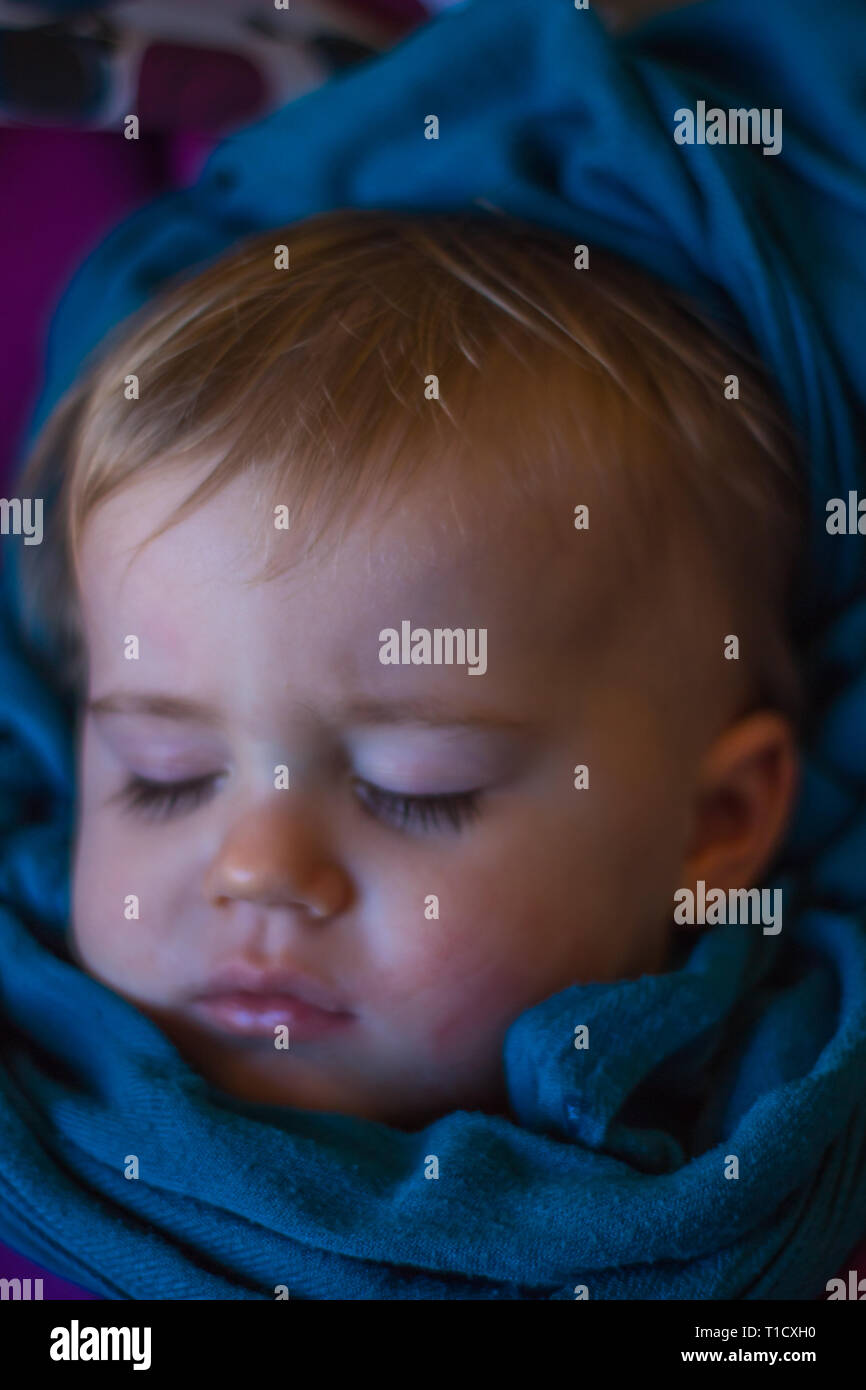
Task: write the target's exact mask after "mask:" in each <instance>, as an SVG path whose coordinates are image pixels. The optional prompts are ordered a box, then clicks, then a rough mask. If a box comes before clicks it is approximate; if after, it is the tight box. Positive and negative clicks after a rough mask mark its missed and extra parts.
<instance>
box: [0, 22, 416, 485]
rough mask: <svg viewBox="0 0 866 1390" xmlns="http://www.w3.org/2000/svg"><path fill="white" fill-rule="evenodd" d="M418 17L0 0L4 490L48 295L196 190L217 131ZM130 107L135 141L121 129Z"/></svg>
mask: <svg viewBox="0 0 866 1390" xmlns="http://www.w3.org/2000/svg"><path fill="white" fill-rule="evenodd" d="M425 18H426V11H425V10H424V7H423V6H422V5H421V4H420V3H419V0H351V3H350V0H341V3H339V4H336V3H331V0H328V3H317V2H316V0H291V9H290V10H288V11H283V10H279V11H278V10H277V9H276V8H275V6H274V4H273V0H181V3H179V4H175V5H174V6H169V5H167V4H165V3H162V4H153V3H151V2H150V0H139V3H129V2H128V0H127V3H124V4H116V3H113V0H104V2H103V3H101V4H100V3H98V0H54V3H52V4H34V3H32V0H23V2H22V3H16V4H13V3H10V2H9V0H0V188H2V189H3V191H4V193H5V196H6V199H7V205H9V206H10V207H11V206H12V200H13V198H14V208H15V212H14V215H11V214H7V216H6V217H5V218H4V219H3V220H2V221H0V265H2V266H4V267H5V275H4V277H3V280H2V297H3V306H4V332H3V335H2V337H0V380H2V388H0V493H3V491H4V489H5V486H6V482H5V479H6V477H7V475H8V472H9V470H10V468H11V466H12V462H13V460H14V459H15V457H16V455H17V453H18V449H19V445H20V435H21V429H22V426H23V425H24V422H25V421H26V419H27V416H28V413H29V411H30V410H31V409H32V406H33V403H34V400H35V399H36V397H37V394H38V391H39V387H40V383H41V376H42V372H43V364H44V353H45V343H46V337H47V333H48V325H49V322H50V319H51V315H52V312H53V309H54V306H55V303H56V300H57V297H58V295H59V294H60V291H61V290H62V289H63V287H64V286H65V285H66V283H67V282H68V280H69V277H70V276H71V274H72V272H73V271H74V270H75V268H76V267H77V265H78V264H79V263H80V261H81V260H82V259H83V258H84V257H85V256H86V255H87V253H88V252H89V251H90V250H91V249H92V248H93V247H94V246H95V245H96V244H97V243H98V242H99V241H100V240H101V238H102V237H103V236H104V235H105V234H106V232H107V231H108V229H109V227H111V226H112V225H113V224H114V223H116V222H118V221H120V220H121V219H122V218H124V217H126V216H127V215H128V214H129V213H130V212H132V211H133V209H134V208H136V207H137V206H139V205H140V204H142V203H146V202H148V201H149V200H151V199H152V198H155V197H157V196H158V195H159V194H160V193H162V192H165V191H167V190H168V189H171V188H178V187H186V186H188V185H189V184H192V183H193V182H194V181H195V179H196V178H197V177H198V174H199V172H200V170H201V167H202V165H203V164H204V162H205V160H206V158H207V156H208V154H209V153H210V151H211V150H212V149H213V147H214V145H215V144H216V143H217V141H218V139H219V138H220V137H221V136H222V135H223V134H225V133H227V132H230V131H231V130H232V129H234V128H235V127H236V126H237V125H239V124H243V123H244V122H245V121H247V120H254V119H255V118H256V117H257V116H261V115H265V114H267V112H268V111H269V110H271V109H273V108H274V107H276V106H279V105H280V104H281V103H282V102H283V101H284V100H289V99H291V97H292V96H293V95H298V94H300V93H301V92H302V91H304V90H307V89H309V88H310V87H314V86H317V85H319V84H320V83H321V82H323V81H324V80H325V79H326V78H327V77H328V76H329V75H331V74H332V73H334V72H335V71H337V70H338V69H340V68H343V67H346V66H347V65H351V64H352V63H355V62H358V61H360V60H362V59H363V58H364V57H366V56H367V55H368V54H369V53H371V52H372V51H374V50H377V49H380V48H382V47H387V46H388V45H390V44H393V43H395V42H396V41H397V40H398V39H399V38H400V37H401V36H402V35H403V34H405V33H406V32H408V31H409V30H411V29H412V28H413V27H414V26H415V25H416V24H417V23H418V22H419V21H420V20H423V19H425ZM127 20H128V21H129V22H128V23H127ZM121 21H123V22H121ZM128 114H136V115H138V116H139V121H140V133H139V139H138V140H125V139H124V138H123V136H122V134H121V131H122V129H123V119H122V118H123V116H125V115H128Z"/></svg>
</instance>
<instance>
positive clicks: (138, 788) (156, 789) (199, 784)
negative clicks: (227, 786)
mask: <svg viewBox="0 0 866 1390" xmlns="http://www.w3.org/2000/svg"><path fill="white" fill-rule="evenodd" d="M220 776H222V774H221V773H209V774H208V776H207V777H189V778H187V780H186V781H185V782H151V781H149V780H148V779H147V778H146V777H138V776H132V777H130V778H129V780H128V781H127V782H126V783H125V785H124V786H123V787H122V788H121V790H120V792H119V793H118V796H117V798H116V799H117V800H119V801H120V802H121V803H122V804H123V806H124V807H126V809H127V810H129V811H132V812H133V813H134V814H138V815H142V816H144V817H145V818H146V819H150V820H167V819H168V818H169V817H170V816H175V815H185V814H188V813H189V812H190V811H194V810H195V809H196V808H197V807H198V806H200V805H201V804H202V802H204V801H206V800H207V798H208V796H209V795H210V794H211V791H212V789H213V784H214V783H215V782H216V780H217V778H218V777H220Z"/></svg>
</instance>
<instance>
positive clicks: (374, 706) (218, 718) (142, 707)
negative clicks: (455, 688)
mask: <svg viewBox="0 0 866 1390" xmlns="http://www.w3.org/2000/svg"><path fill="white" fill-rule="evenodd" d="M303 708H304V710H305V711H307V712H308V713H310V714H317V713H318V711H317V710H316V708H315V706H313V705H311V704H308V703H304V705H303ZM87 709H88V711H89V713H91V714H95V715H103V714H118V715H150V716H151V717H153V718H157V719H170V720H174V721H175V722H177V723H197V724H206V725H209V726H210V727H211V728H223V727H224V726H225V720H224V719H223V717H222V715H221V714H220V713H219V711H218V710H216V709H214V708H213V707H212V706H211V705H206V704H203V703H201V702H200V701H198V700H191V699H188V698H186V697H185V696H179V695H167V694H162V693H161V692H154V693H149V692H143V693H138V692H136V693H129V694H126V693H123V692H116V693H114V694H110V695H102V696H100V697H99V699H96V700H90V701H89V702H88V704H87ZM333 714H334V718H335V720H337V721H338V722H345V723H355V724H362V723H363V724H425V725H429V726H430V727H431V728H436V727H437V726H438V727H448V726H450V727H452V728H453V727H456V726H459V725H463V726H469V727H472V726H491V725H492V726H495V727H498V728H503V729H524V728H526V727H527V726H528V722H529V721H527V720H525V719H516V718H514V717H513V716H511V715H506V714H503V713H502V712H501V711H499V710H492V709H490V710H485V709H475V710H471V711H470V710H466V709H455V708H454V706H453V705H451V704H449V703H448V702H447V701H446V700H442V699H438V698H436V697H435V696H425V697H423V698H422V697H416V698H404V699H402V700H379V699H372V698H368V697H353V698H350V699H348V700H345V701H343V702H342V703H341V704H339V705H338V706H337V708H336V709H335V710H334V712H333Z"/></svg>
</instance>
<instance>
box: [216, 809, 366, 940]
mask: <svg viewBox="0 0 866 1390" xmlns="http://www.w3.org/2000/svg"><path fill="white" fill-rule="evenodd" d="M281 801H282V794H281V795H280V797H279V798H278V802H277V803H274V804H269V805H262V806H259V807H257V808H256V809H255V810H253V811H250V812H248V813H247V814H246V815H244V816H241V817H240V818H239V819H238V820H237V821H236V822H235V823H234V825H233V826H232V827H231V829H230V830H229V832H228V834H227V835H226V836H225V838H224V839H223V842H222V844H221V845H220V848H219V850H218V851H217V853H216V854H215V855H214V857H213V859H212V860H211V863H210V864H209V865H208V868H207V871H206V874H205V881H204V893H205V897H206V898H207V900H208V902H209V903H210V904H211V905H212V906H214V907H226V906H227V905H229V904H230V903H231V902H232V901H233V900H237V901H242V902H251V903H256V904H257V905H258V906H260V907H295V908H297V907H299V908H302V909H303V910H304V911H305V912H306V913H307V914H308V915H309V916H310V917H314V918H324V917H331V916H334V915H335V914H336V913H338V912H341V911H343V910H345V908H346V907H347V906H348V905H349V901H350V898H351V885H350V882H349V879H348V876H347V875H346V874H345V872H344V871H343V870H342V869H341V868H340V867H339V866H338V865H337V864H335V863H334V862H333V860H332V859H331V858H330V857H329V856H328V855H327V854H326V853H325V852H324V851H323V847H322V842H321V837H320V836H319V835H318V834H317V832H316V831H315V829H314V827H313V826H312V824H311V822H310V818H309V815H308V814H301V812H300V810H299V808H289V807H287V806H285V805H283V804H278V803H279V802H281Z"/></svg>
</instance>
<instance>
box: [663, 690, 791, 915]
mask: <svg viewBox="0 0 866 1390" xmlns="http://www.w3.org/2000/svg"><path fill="white" fill-rule="evenodd" d="M798 781H799V758H798V753H797V739H796V733H795V730H794V726H793V724H792V723H791V721H790V720H788V719H786V718H785V717H784V715H781V714H778V713H776V712H775V711H772V710H760V711H757V712H756V713H754V714H749V715H746V716H745V717H744V718H742V719H739V720H738V721H737V722H736V724H733V725H731V726H730V727H729V728H727V729H726V730H725V731H724V733H722V734H720V735H719V737H718V738H717V739H716V740H715V741H714V743H713V744H712V745H711V747H710V748H709V749H708V751H707V752H706V753H705V755H704V757H703V759H702V761H701V764H700V767H699V769H698V777H697V784H696V786H695V790H694V799H693V808H692V834H691V839H690V843H689V847H688V851H687V857H686V860H685V863H684V866H683V875H684V877H683V879H682V882H683V883H684V884H687V885H688V884H692V883H695V882H697V880H698V879H703V880H704V881H705V882H706V885H707V887H708V888H722V889H725V890H727V889H728V888H750V887H752V886H753V885H755V884H757V883H759V882H760V881H761V879H762V877H764V874H765V871H766V870H767V868H768V867H769V865H770V863H771V862H772V859H773V856H774V854H775V853H776V851H777V849H778V847H779V844H780V843H781V840H782V838H783V835H784V832H785V830H786V828H787V825H788V821H789V819H790V816H791V812H792V810H793V806H794V796H795V793H796V789H797V784H798Z"/></svg>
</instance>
